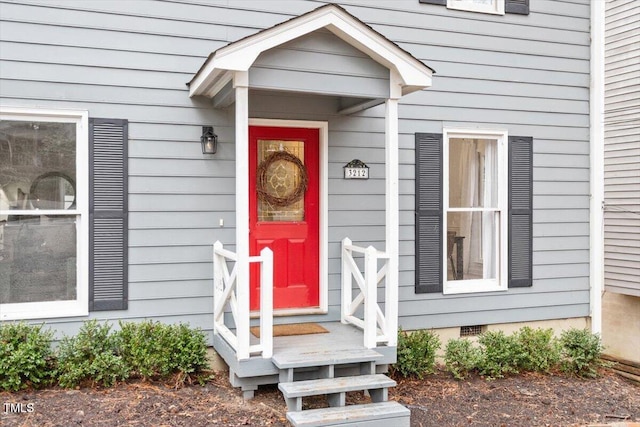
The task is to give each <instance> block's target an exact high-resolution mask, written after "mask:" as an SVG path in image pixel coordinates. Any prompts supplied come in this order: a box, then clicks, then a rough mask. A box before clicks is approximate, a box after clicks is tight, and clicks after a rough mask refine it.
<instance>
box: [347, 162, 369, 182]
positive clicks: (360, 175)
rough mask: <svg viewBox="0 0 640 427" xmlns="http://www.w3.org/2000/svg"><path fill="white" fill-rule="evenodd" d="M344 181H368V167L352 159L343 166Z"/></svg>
mask: <svg viewBox="0 0 640 427" xmlns="http://www.w3.org/2000/svg"><path fill="white" fill-rule="evenodd" d="M344 177H345V179H369V166H367V164H366V163H365V162H363V161H362V160H358V159H353V160H351V161H350V162H349V163H347V164H346V165H345V166H344Z"/></svg>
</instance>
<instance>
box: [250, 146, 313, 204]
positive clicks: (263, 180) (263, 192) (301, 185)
mask: <svg viewBox="0 0 640 427" xmlns="http://www.w3.org/2000/svg"><path fill="white" fill-rule="evenodd" d="M279 160H282V161H285V162H290V163H293V164H294V165H295V166H296V167H297V168H298V172H299V176H300V182H298V186H297V187H296V188H295V189H293V191H290V192H289V193H288V194H286V195H285V196H283V197H278V196H276V195H274V194H272V193H270V192H268V191H267V187H268V182H267V178H268V177H267V171H268V170H269V168H270V167H271V166H272V165H273V164H274V163H275V162H277V161H279ZM257 172H258V173H257V183H256V190H257V192H258V197H259V198H260V200H262V201H265V202H267V203H269V204H270V205H271V206H274V207H281V208H282V207H285V206H289V205H290V204H292V203H295V202H297V201H298V200H300V199H302V198H303V197H304V193H305V191H307V184H308V183H309V176H308V175H307V168H306V167H305V166H304V165H303V164H302V162H301V161H300V159H299V158H297V157H296V156H294V155H293V154H291V153H289V152H288V151H285V150H281V151H275V152H274V153H272V154H271V155H269V157H267V158H266V159H264V160H263V161H262V162H260V164H259V165H258V171H257Z"/></svg>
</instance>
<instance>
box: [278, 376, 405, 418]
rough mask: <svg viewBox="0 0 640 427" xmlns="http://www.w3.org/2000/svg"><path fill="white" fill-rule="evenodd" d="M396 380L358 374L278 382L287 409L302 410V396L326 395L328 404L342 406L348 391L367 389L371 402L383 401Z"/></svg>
mask: <svg viewBox="0 0 640 427" xmlns="http://www.w3.org/2000/svg"><path fill="white" fill-rule="evenodd" d="M395 385H396V382H395V381H394V380H392V379H391V378H389V377H387V376H386V375H382V374H375V375H359V376H355V377H339V378H323V379H319V380H307V381H296V382H288V383H280V384H278V388H279V389H280V391H282V394H283V395H284V399H285V401H286V402H287V408H288V410H289V411H301V410H302V398H303V397H308V396H322V395H327V398H328V401H329V405H331V406H344V405H345V400H346V393H347V392H348V391H359V390H367V391H368V392H369V395H370V396H371V400H372V401H373V402H384V401H386V400H387V398H388V391H387V390H388V388H389V387H395Z"/></svg>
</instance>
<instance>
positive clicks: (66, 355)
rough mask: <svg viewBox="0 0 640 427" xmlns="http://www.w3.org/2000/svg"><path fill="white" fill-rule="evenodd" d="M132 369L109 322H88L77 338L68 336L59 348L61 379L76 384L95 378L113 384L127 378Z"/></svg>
mask: <svg viewBox="0 0 640 427" xmlns="http://www.w3.org/2000/svg"><path fill="white" fill-rule="evenodd" d="M128 376H129V370H128V369H127V366H126V364H125V363H124V361H123V359H122V357H121V356H120V355H119V353H118V346H117V339H116V337H115V335H114V334H112V333H111V326H110V325H109V324H107V323H104V324H99V323H98V322H97V321H96V320H90V321H88V322H85V323H84V324H83V325H82V328H80V331H79V332H78V334H77V335H76V336H74V337H65V338H63V339H62V341H61V342H60V346H59V348H58V382H59V384H60V385H61V386H62V387H76V386H78V385H80V384H81V383H82V382H84V381H91V383H92V384H93V385H95V384H99V385H102V386H105V387H110V386H112V385H113V384H115V383H116V382H118V381H122V380H125V379H127V378H128Z"/></svg>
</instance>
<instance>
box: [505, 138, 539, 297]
mask: <svg viewBox="0 0 640 427" xmlns="http://www.w3.org/2000/svg"><path fill="white" fill-rule="evenodd" d="M508 254H509V287H510V288H521V287H527V286H532V285H533V280H532V270H533V265H532V263H533V138H531V137H522V136H510V137H509V251H508Z"/></svg>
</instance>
